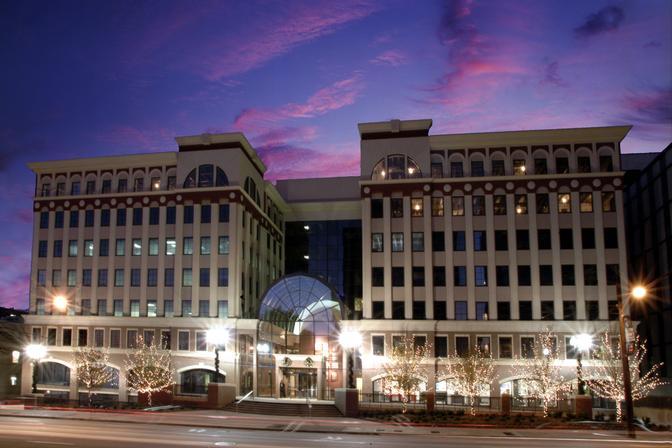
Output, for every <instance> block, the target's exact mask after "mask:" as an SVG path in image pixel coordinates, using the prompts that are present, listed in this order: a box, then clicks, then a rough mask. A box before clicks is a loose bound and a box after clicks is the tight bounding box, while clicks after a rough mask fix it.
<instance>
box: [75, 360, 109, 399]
mask: <svg viewBox="0 0 672 448" xmlns="http://www.w3.org/2000/svg"><path fill="white" fill-rule="evenodd" d="M109 358H110V356H109V353H108V352H107V350H101V349H98V348H94V347H79V348H78V349H77V351H76V352H75V365H76V368H77V370H76V375H77V383H78V384H81V385H83V386H84V387H85V388H86V392H87V394H88V399H89V407H91V404H92V402H91V399H92V394H91V392H92V391H93V390H95V389H99V388H101V387H103V386H104V385H105V384H107V383H109V382H110V381H111V380H112V379H113V378H114V371H113V370H112V368H111V367H109V366H108V363H109Z"/></svg>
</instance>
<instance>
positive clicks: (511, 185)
mask: <svg viewBox="0 0 672 448" xmlns="http://www.w3.org/2000/svg"><path fill="white" fill-rule="evenodd" d="M506 189H507V190H513V182H507V183H506Z"/></svg>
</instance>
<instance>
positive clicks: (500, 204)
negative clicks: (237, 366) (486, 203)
mask: <svg viewBox="0 0 672 448" xmlns="http://www.w3.org/2000/svg"><path fill="white" fill-rule="evenodd" d="M493 212H494V214H495V215H506V195H505V194H496V195H494V196H493Z"/></svg>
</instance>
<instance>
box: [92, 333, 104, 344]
mask: <svg viewBox="0 0 672 448" xmlns="http://www.w3.org/2000/svg"><path fill="white" fill-rule="evenodd" d="M93 345H94V347H104V346H105V330H103V329H102V328H96V329H95V330H93Z"/></svg>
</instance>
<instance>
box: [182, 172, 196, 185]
mask: <svg viewBox="0 0 672 448" xmlns="http://www.w3.org/2000/svg"><path fill="white" fill-rule="evenodd" d="M195 186H196V168H194V169H193V170H191V171H190V172H189V174H187V177H186V178H185V179H184V188H194V187H195Z"/></svg>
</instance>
